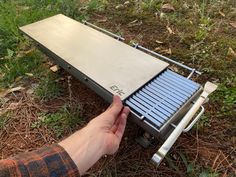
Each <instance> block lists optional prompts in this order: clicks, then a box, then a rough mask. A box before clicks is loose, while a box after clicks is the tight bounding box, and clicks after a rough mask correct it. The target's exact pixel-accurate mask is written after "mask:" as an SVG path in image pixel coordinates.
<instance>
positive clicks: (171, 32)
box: [166, 26, 175, 34]
mask: <svg viewBox="0 0 236 177" xmlns="http://www.w3.org/2000/svg"><path fill="white" fill-rule="evenodd" d="M166 29H167V30H168V32H169V33H170V34H175V33H174V31H173V30H172V29H171V28H170V27H169V26H166Z"/></svg>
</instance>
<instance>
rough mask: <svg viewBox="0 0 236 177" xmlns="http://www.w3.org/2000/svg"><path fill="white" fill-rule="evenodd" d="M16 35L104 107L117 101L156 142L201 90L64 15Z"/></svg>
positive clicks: (149, 58) (160, 63)
mask: <svg viewBox="0 0 236 177" xmlns="http://www.w3.org/2000/svg"><path fill="white" fill-rule="evenodd" d="M20 29H21V31H22V32H23V33H24V34H26V35H27V36H28V37H30V38H31V39H33V40H34V41H35V42H36V43H37V44H38V46H39V47H40V49H41V50H42V51H43V52H44V53H46V54H47V55H48V56H49V57H50V58H51V59H52V60H53V61H54V62H55V63H56V64H58V65H59V66H61V67H62V68H64V69H65V70H67V71H68V72H69V73H71V74H72V75H73V76H75V77H76V78H77V79H79V80H80V81H81V82H83V83H84V84H86V85H87V86H88V87H89V88H91V89H92V90H94V91H95V92H96V93H97V94H98V95H100V96H101V97H102V98H104V99H105V100H106V101H108V102H111V101H112V96H113V95H114V94H118V95H120V97H121V99H122V101H123V103H124V104H125V105H127V106H129V107H130V109H131V120H133V121H134V122H135V123H137V124H138V125H139V126H140V127H142V128H143V129H145V130H146V131H147V132H148V133H150V134H152V135H153V136H155V137H157V138H161V139H166V138H167V137H168V135H169V134H170V133H171V132H172V130H173V129H174V127H173V126H172V124H176V123H178V122H179V121H180V120H181V118H182V117H183V115H184V114H185V113H186V112H187V111H188V110H189V108H190V107H191V106H192V103H193V101H194V100H195V99H196V98H197V97H198V96H199V94H200V92H201V90H202V87H201V85H199V84H197V83H195V82H193V81H191V80H190V79H187V78H185V77H183V76H181V75H179V74H177V73H175V72H173V71H171V70H170V69H168V66H169V64H168V63H166V62H164V61H162V60H160V59H158V58H154V57H153V56H151V55H148V54H146V53H144V52H142V51H140V50H138V49H135V48H134V47H131V46H128V45H127V44H124V43H122V42H121V41H118V40H115V39H114V38H111V37H110V36H107V35H105V34H103V33H101V32H99V31H97V30H95V29H92V28H90V27H88V26H86V25H83V24H81V23H78V22H76V21H74V20H72V19H69V18H68V17H65V16H63V15H57V16H54V17H50V18H48V19H45V20H42V21H39V22H36V23H33V24H30V25H27V26H24V27H21V28H20ZM180 66H182V64H180ZM187 68H188V67H187ZM193 71H194V70H193Z"/></svg>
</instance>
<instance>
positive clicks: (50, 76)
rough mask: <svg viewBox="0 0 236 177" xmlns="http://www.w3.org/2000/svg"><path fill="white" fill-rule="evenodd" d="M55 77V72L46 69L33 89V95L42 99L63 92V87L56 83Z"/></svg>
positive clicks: (48, 98)
mask: <svg viewBox="0 0 236 177" xmlns="http://www.w3.org/2000/svg"><path fill="white" fill-rule="evenodd" d="M57 78H58V76H57V74H55V73H52V72H51V71H47V73H46V74H45V75H44V76H42V78H41V80H40V82H39V85H38V86H37V88H36V89H35V96H36V97H37V98H39V99H40V100H43V101H48V100H52V99H53V98H56V97H58V96H61V95H62V94H63V87H61V85H60V84H59V83H58V80H57Z"/></svg>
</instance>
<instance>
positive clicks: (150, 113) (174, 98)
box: [125, 69, 200, 129]
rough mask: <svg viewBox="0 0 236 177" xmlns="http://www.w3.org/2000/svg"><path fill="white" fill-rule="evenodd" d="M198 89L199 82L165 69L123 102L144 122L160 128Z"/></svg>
mask: <svg viewBox="0 0 236 177" xmlns="http://www.w3.org/2000/svg"><path fill="white" fill-rule="evenodd" d="M199 89H200V85H199V84H197V83H195V82H193V81H192V80H189V79H187V78H185V77H183V76H181V75H179V74H177V73H175V72H173V71H171V70H168V69H167V70H165V71H164V72H162V73H161V74H160V75H158V76H157V77H156V78H154V79H153V80H152V81H150V82H149V83H148V84H146V85H145V86H144V87H142V88H141V89H139V90H138V91H137V92H136V93H135V94H133V95H132V96H131V97H129V98H128V99H127V100H126V101H125V103H126V104H127V105H128V106H130V107H131V108H132V109H133V110H134V111H135V112H136V113H138V114H139V115H140V116H141V117H142V118H143V119H144V121H145V122H146V123H148V124H149V125H151V126H154V127H155V128H157V129H160V128H161V127H162V126H163V125H164V124H165V123H166V122H167V121H168V120H169V119H170V118H171V117H172V116H173V115H174V114H175V113H176V112H177V111H178V110H179V109H180V108H181V106H183V104H184V103H186V102H187V101H188V100H189V99H190V98H191V97H192V96H193V94H194V93H196V92H197V91H198V90H199Z"/></svg>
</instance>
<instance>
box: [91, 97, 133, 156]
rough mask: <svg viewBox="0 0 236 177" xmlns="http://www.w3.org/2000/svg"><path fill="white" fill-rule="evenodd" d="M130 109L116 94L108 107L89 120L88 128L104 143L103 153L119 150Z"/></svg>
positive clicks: (112, 152)
mask: <svg viewBox="0 0 236 177" xmlns="http://www.w3.org/2000/svg"><path fill="white" fill-rule="evenodd" d="M129 111H130V110H129V108H128V107H123V105H122V102H121V100H120V97H119V96H114V97H113V103H112V104H111V105H110V106H109V107H108V109H107V110H106V111H105V112H104V113H102V114H101V115H99V116H98V117H96V118H94V119H93V120H91V121H90V122H89V124H88V126H87V128H88V129H90V130H91V132H92V133H93V134H95V136H96V140H97V141H100V142H99V143H101V144H102V149H103V154H114V153H115V152H116V151H117V150H118V148H119V145H120V141H121V138H122V136H123V134H124V130H125V126H126V120H127V116H128V114H129Z"/></svg>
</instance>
